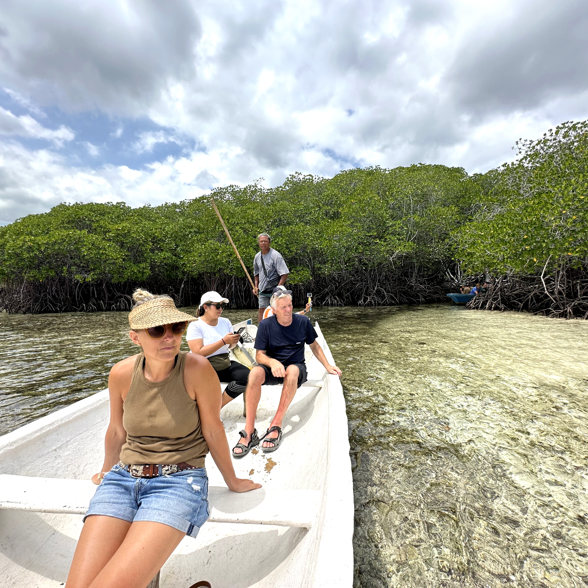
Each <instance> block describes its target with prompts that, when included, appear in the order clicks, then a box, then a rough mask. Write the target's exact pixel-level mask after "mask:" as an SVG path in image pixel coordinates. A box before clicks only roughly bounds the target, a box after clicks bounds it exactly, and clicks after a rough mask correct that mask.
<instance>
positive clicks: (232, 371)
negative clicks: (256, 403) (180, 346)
mask: <svg viewBox="0 0 588 588" xmlns="http://www.w3.org/2000/svg"><path fill="white" fill-rule="evenodd" d="M228 303H229V299H228V298H224V297H223V296H221V295H220V294H219V293H218V292H214V291H210V292H205V293H204V294H202V297H201V298H200V306H199V308H198V313H197V315H198V317H199V319H198V320H197V321H196V322H193V323H190V326H189V327H188V331H187V333H186V341H187V342H188V346H189V347H190V351H192V353H197V354H198V355H202V356H203V357H206V358H207V359H208V361H209V362H210V363H211V365H212V367H213V368H214V369H215V371H216V373H217V375H218V379H219V380H220V381H221V382H229V384H228V385H227V387H226V388H225V392H224V394H223V400H222V406H225V404H228V403H229V402H231V400H234V399H235V398H237V396H239V394H243V392H245V390H246V388H247V379H248V378H249V368H247V367H245V366H244V365H243V364H241V363H239V362H237V361H231V359H230V358H229V350H230V349H232V348H233V347H234V346H235V345H236V344H237V342H238V341H239V337H240V335H238V334H236V333H234V332H233V325H232V324H231V321H230V320H229V319H226V318H224V317H223V316H221V315H222V313H223V310H224V309H225V308H226V306H227V304H228Z"/></svg>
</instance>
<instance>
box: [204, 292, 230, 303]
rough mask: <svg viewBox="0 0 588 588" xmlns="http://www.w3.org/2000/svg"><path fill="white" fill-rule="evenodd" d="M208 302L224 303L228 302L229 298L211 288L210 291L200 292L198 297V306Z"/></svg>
mask: <svg viewBox="0 0 588 588" xmlns="http://www.w3.org/2000/svg"><path fill="white" fill-rule="evenodd" d="M209 302H224V303H225V304H228V303H229V299H228V298H223V297H222V296H221V295H220V294H219V293H218V292H215V291H214V290H211V291H210V292H205V293H204V294H202V297H201V298H200V306H203V305H204V304H208V303H209Z"/></svg>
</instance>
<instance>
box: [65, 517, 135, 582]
mask: <svg viewBox="0 0 588 588" xmlns="http://www.w3.org/2000/svg"><path fill="white" fill-rule="evenodd" d="M130 526H131V523H129V522H127V521H123V520H122V519H117V518H115V517H107V516H100V515H92V516H89V517H88V518H87V519H86V522H85V523H84V527H83V528H82V534H81V535H80V540H79V541H78V544H77V546H76V551H75V553H74V557H73V561H72V564H71V568H70V570H69V575H68V577H67V582H66V588H86V587H87V586H89V585H90V584H91V583H92V581H93V580H94V578H96V576H97V575H98V574H99V573H100V572H101V571H102V569H103V568H104V566H105V565H106V564H107V563H108V562H109V561H110V559H111V558H112V556H113V555H114V554H115V553H116V551H117V549H118V548H119V547H120V546H121V545H122V543H123V541H124V540H125V537H126V535H127V533H128V531H129V528H130ZM145 585H147V584H145Z"/></svg>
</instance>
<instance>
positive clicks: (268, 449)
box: [260, 425, 282, 453]
mask: <svg viewBox="0 0 588 588" xmlns="http://www.w3.org/2000/svg"><path fill="white" fill-rule="evenodd" d="M274 431H277V432H278V436H277V437H276V438H275V439H266V437H267V436H268V435H269V434H270V433H273V432H274ZM260 441H267V443H273V445H272V446H271V447H264V446H263V445H262V446H261V450H262V451H263V452H264V453H272V452H274V451H275V450H276V449H277V448H278V447H279V446H280V443H281V442H282V429H280V427H278V425H274V426H273V427H272V428H271V429H268V430H267V431H266V433H265V435H264V436H263V437H262V438H261V439H260Z"/></svg>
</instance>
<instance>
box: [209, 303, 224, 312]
mask: <svg viewBox="0 0 588 588" xmlns="http://www.w3.org/2000/svg"><path fill="white" fill-rule="evenodd" d="M205 304H208V306H214V307H215V308H216V309H217V310H219V309H220V310H224V309H225V308H226V307H227V304H226V302H206V303H205Z"/></svg>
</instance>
